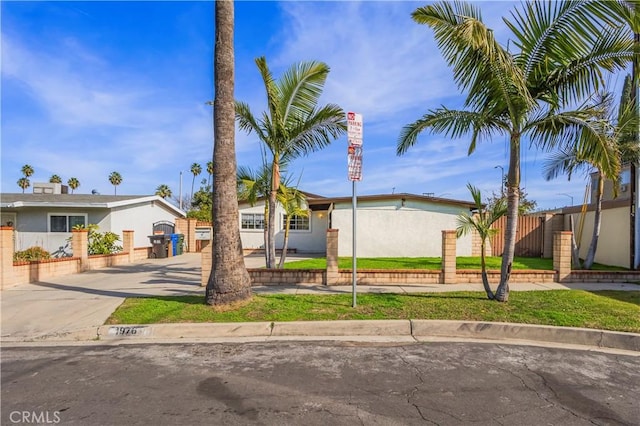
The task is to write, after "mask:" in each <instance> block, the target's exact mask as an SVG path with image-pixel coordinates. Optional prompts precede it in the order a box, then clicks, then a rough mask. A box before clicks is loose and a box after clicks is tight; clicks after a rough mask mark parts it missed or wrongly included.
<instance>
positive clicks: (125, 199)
mask: <svg viewBox="0 0 640 426" xmlns="http://www.w3.org/2000/svg"><path fill="white" fill-rule="evenodd" d="M147 202H157V203H160V204H162V205H164V206H165V207H166V208H167V209H169V210H172V211H173V212H175V213H176V215H177V216H182V217H184V216H185V212H183V211H182V210H180V209H179V208H177V207H176V206H174V205H173V204H171V203H169V202H167V201H166V200H165V199H163V198H162V197H159V196H157V195H98V194H96V195H94V194H0V208H3V209H9V208H22V207H65V208H103V209H112V208H115V207H123V206H129V205H133V204H140V203H147Z"/></svg>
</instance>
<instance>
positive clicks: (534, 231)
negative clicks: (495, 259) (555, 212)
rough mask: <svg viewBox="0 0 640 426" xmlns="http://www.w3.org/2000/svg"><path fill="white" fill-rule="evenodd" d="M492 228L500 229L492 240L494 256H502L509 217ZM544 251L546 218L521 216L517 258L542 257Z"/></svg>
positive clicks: (517, 238)
mask: <svg viewBox="0 0 640 426" xmlns="http://www.w3.org/2000/svg"><path fill="white" fill-rule="evenodd" d="M492 228H495V229H498V232H497V233H496V235H495V236H493V237H492V238H491V248H492V252H493V255H494V256H502V252H503V251H504V232H505V229H506V228H507V217H506V216H503V217H501V218H500V219H499V220H498V221H497V222H496V223H494V224H493V226H492ZM543 250H544V218H542V217H538V216H519V217H518V230H517V232H516V248H515V254H514V255H515V256H523V257H542V253H543Z"/></svg>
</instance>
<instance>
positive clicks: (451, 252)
mask: <svg viewBox="0 0 640 426" xmlns="http://www.w3.org/2000/svg"><path fill="white" fill-rule="evenodd" d="M456 280H457V279H456V231H442V283H443V284H455V283H456V282H457V281H456Z"/></svg>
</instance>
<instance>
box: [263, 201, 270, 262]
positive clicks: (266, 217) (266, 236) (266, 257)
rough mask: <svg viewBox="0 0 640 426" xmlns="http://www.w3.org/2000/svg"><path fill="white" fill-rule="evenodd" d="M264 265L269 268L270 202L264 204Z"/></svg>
mask: <svg viewBox="0 0 640 426" xmlns="http://www.w3.org/2000/svg"><path fill="white" fill-rule="evenodd" d="M263 226H264V231H263V234H264V264H265V266H266V267H269V248H268V247H269V201H268V200H267V201H265V203H264V224H263Z"/></svg>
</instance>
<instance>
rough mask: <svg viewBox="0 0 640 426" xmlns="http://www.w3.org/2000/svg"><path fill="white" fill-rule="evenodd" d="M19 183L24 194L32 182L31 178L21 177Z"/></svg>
mask: <svg viewBox="0 0 640 426" xmlns="http://www.w3.org/2000/svg"><path fill="white" fill-rule="evenodd" d="M17 183H18V186H19V187H20V188H22V193H23V194H24V190H25V189H27V188H28V187H30V186H31V182H30V181H29V178H26V177H21V178H20V179H18V182H17Z"/></svg>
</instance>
